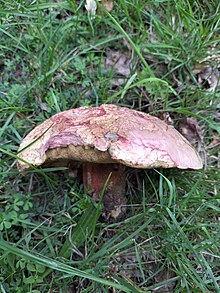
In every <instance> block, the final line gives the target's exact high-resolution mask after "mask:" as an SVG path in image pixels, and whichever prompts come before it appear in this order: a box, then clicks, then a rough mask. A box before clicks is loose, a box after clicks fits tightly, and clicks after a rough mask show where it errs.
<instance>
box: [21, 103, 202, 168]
mask: <svg viewBox="0 0 220 293" xmlns="http://www.w3.org/2000/svg"><path fill="white" fill-rule="evenodd" d="M18 157H20V159H21V160H18V168H19V169H20V170H25V169H28V168H29V167H30V166H29V164H31V165H33V166H40V165H42V164H45V163H50V162H54V161H60V162H62V160H63V161H69V160H71V161H81V162H93V163H121V164H124V165H126V166H130V167H133V168H153V167H155V168H160V167H161V168H173V167H177V168H180V169H187V168H191V169H201V168H202V161H201V159H200V157H199V154H198V153H197V152H196V150H195V149H194V148H193V147H192V146H191V144H190V143H189V142H188V141H187V140H186V139H185V138H184V137H183V136H182V135H181V134H180V133H179V132H178V131H177V130H176V129H175V128H174V127H173V126H171V125H167V124H166V123H165V122H163V121H162V120H160V119H159V118H156V117H154V116H151V115H149V114H145V113H142V112H139V111H135V110H131V109H128V108H125V107H119V106H116V105H112V104H106V105H102V106H100V107H80V108H76V109H71V110H67V111H63V112H60V113H58V114H56V115H54V116H52V117H51V118H49V119H47V120H46V121H45V122H43V123H42V124H40V125H38V126H37V127H35V128H34V129H33V130H32V131H31V132H30V133H29V134H28V135H27V136H26V137H25V138H24V139H23V141H22V143H21V145H20V147H19V150H18ZM26 162H28V164H27V163H26ZM61 165H62V163H61Z"/></svg>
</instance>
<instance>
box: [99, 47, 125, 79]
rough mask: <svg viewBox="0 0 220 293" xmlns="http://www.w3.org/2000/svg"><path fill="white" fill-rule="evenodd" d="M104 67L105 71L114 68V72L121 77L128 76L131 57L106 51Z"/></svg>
mask: <svg viewBox="0 0 220 293" xmlns="http://www.w3.org/2000/svg"><path fill="white" fill-rule="evenodd" d="M105 67H106V68H107V69H110V68H114V70H115V72H116V73H118V74H121V75H123V76H128V75H129V74H130V72H131V56H130V53H128V52H123V53H121V52H120V51H116V50H110V49H108V50H107V51H106V59H105Z"/></svg>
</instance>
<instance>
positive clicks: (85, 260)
mask: <svg viewBox="0 0 220 293" xmlns="http://www.w3.org/2000/svg"><path fill="white" fill-rule="evenodd" d="M217 2H218V1H217ZM217 2H215V1H198V0H197V1H181V0H175V1H169V0H168V1H159V0H158V1H147V0H145V1H131V0H128V1H125V0H118V1H115V3H114V8H113V10H112V11H111V12H109V13H107V12H105V11H103V9H102V8H101V7H99V13H98V14H97V15H96V18H91V17H90V16H89V15H88V14H87V12H86V10H85V8H84V5H85V2H84V1H72V0H68V1H51V2H49V3H48V2H46V1H45V2H44V1H23V0H19V1H7V0H6V1H0V40H1V41H0V56H1V59H0V69H1V77H0V160H1V164H0V292H33V293H38V292H83V293H85V292H205V293H206V292H219V284H220V266H219V263H220V262H219V258H220V253H219V252H220V251H219V242H220V237H219V212H220V205H219V201H220V191H219V181H220V175H219V149H218V147H210V144H211V143H212V142H213V140H214V139H215V138H216V137H219V131H220V126H219V103H220V91H219V74H217V73H216V72H219V40H220V35H219V29H220V25H219V19H220V17H219V16H220V6H219V4H218V3H217ZM108 51H110V52H111V53H112V52H114V54H116V56H117V58H120V57H121V56H128V55H129V58H130V59H131V63H130V70H129V74H127V75H124V76H123V75H120V74H118V73H117V64H116V65H115V66H113V67H112V68H109V67H106V66H105V65H104V64H105V63H106V58H107V52H108ZM108 58H109V57H108ZM120 66H122V67H123V66H126V65H125V64H122V65H120ZM206 68H208V69H210V73H209V74H210V76H209V77H210V78H211V79H214V81H215V82H216V86H215V87H214V86H213V85H212V83H210V80H209V77H205V78H204V77H203V75H202V74H203V73H204V70H205V69H206ZM122 69H123V68H122ZM102 103H113V104H118V105H121V106H126V107H130V108H134V109H138V110H140V111H144V112H148V113H151V114H153V115H155V116H158V117H164V116H163V115H164V114H166V113H168V117H169V118H170V119H172V121H173V123H174V125H175V126H176V127H177V128H178V127H179V126H180V124H181V123H182V122H183V121H186V119H187V118H189V117H192V118H194V119H196V124H194V126H192V125H191V131H192V137H193V138H192V143H194V142H195V141H197V144H195V147H196V148H197V149H198V150H199V151H200V154H201V155H202V157H203V159H204V161H205V168H204V169H203V170H201V171H180V170H163V171H162V170H142V171H138V170H130V169H129V170H128V171H127V195H128V211H127V216H126V218H125V219H122V220H121V221H120V222H117V223H107V222H105V221H103V220H102V219H101V217H99V218H98V216H99V213H100V210H99V208H100V207H99V205H96V204H95V203H93V202H92V200H91V199H90V197H89V196H88V195H87V194H85V193H84V191H83V188H82V184H81V182H80V180H79V179H77V180H76V179H74V178H71V177H69V176H68V171H67V170H65V169H59V168H53V169H49V168H47V169H46V168H44V169H34V170H33V171H32V172H30V173H28V174H26V175H25V176H24V175H23V174H20V173H19V172H18V170H17V169H16V157H17V149H18V146H19V144H20V142H21V140H22V138H23V137H24V136H25V135H26V134H27V133H28V132H29V131H30V130H31V129H32V128H33V127H34V126H35V125H38V124H39V123H41V122H43V121H44V120H45V119H46V118H48V117H50V116H52V115H53V114H55V113H57V112H60V111H63V110H66V109H69V108H75V107H78V106H86V105H91V106H97V105H100V104H102ZM183 125H185V124H183ZM196 127H197V128H196ZM192 129H193V130H192ZM195 138H196V139H195ZM93 215H94V217H93ZM89 216H90V217H91V218H92V219H93V220H91V221H90V220H89V219H90V218H89Z"/></svg>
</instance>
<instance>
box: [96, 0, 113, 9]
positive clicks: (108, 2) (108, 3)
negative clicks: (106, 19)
mask: <svg viewBox="0 0 220 293" xmlns="http://www.w3.org/2000/svg"><path fill="white" fill-rule="evenodd" d="M98 1H99V2H100V3H101V4H102V5H103V7H105V9H106V10H107V11H108V12H109V11H111V10H112V8H113V2H114V1H113V0H98Z"/></svg>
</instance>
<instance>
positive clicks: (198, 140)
mask: <svg viewBox="0 0 220 293" xmlns="http://www.w3.org/2000/svg"><path fill="white" fill-rule="evenodd" d="M178 130H179V131H180V133H182V135H183V136H184V137H185V138H186V139H187V140H188V141H189V142H190V143H192V144H193V145H197V149H198V152H199V154H200V157H201V158H202V160H203V162H204V165H205V166H206V165H207V153H206V150H205V144H204V134H203V128H202V127H201V126H200V125H199V124H198V121H197V120H196V118H193V117H187V118H185V119H184V120H183V121H181V122H180V123H179V125H178Z"/></svg>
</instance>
